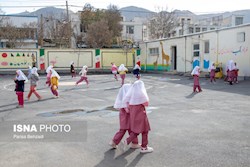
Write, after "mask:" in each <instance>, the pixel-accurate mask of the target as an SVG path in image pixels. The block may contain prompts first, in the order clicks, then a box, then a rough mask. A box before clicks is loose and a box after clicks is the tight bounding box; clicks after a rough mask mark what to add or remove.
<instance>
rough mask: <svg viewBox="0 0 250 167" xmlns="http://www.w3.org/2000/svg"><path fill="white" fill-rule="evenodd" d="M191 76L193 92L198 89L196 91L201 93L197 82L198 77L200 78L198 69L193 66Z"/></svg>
mask: <svg viewBox="0 0 250 167" xmlns="http://www.w3.org/2000/svg"><path fill="white" fill-rule="evenodd" d="M191 75H192V76H193V77H194V87H193V92H194V93H195V92H197V91H196V88H198V91H199V92H201V91H202V90H201V86H200V81H199V76H200V67H199V66H195V67H194V69H193V71H192V73H191Z"/></svg>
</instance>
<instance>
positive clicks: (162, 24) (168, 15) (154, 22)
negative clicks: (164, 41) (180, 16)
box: [149, 10, 177, 39]
mask: <svg viewBox="0 0 250 167" xmlns="http://www.w3.org/2000/svg"><path fill="white" fill-rule="evenodd" d="M176 23H177V19H176V17H175V15H174V12H168V11H167V10H161V11H160V12H158V13H156V14H155V15H154V16H153V17H152V18H151V19H150V20H149V30H150V37H151V39H159V38H167V37H169V33H170V32H171V31H172V30H173V29H174V28H175V27H176Z"/></svg>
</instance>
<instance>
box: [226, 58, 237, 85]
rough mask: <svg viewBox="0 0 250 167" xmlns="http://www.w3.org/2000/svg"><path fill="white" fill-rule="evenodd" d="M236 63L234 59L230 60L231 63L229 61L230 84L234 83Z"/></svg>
mask: <svg viewBox="0 0 250 167" xmlns="http://www.w3.org/2000/svg"><path fill="white" fill-rule="evenodd" d="M235 68H236V67H235V64H234V61H233V60H230V61H229V63H228V70H229V72H228V82H229V84H230V85H233V81H234V78H235V72H234V70H235Z"/></svg>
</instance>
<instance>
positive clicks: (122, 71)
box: [118, 64, 128, 85]
mask: <svg viewBox="0 0 250 167" xmlns="http://www.w3.org/2000/svg"><path fill="white" fill-rule="evenodd" d="M118 72H119V74H120V77H121V79H122V85H123V84H124V80H125V77H126V73H127V72H128V69H127V68H126V67H125V66H124V64H121V65H120V66H119V68H118Z"/></svg>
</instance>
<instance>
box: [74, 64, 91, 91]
mask: <svg viewBox="0 0 250 167" xmlns="http://www.w3.org/2000/svg"><path fill="white" fill-rule="evenodd" d="M87 72H88V66H83V67H82V70H81V71H80V72H79V74H80V75H81V78H80V79H79V81H77V82H76V85H78V84H79V83H80V82H82V81H85V82H86V84H87V86H88V85H89V81H88V78H87Z"/></svg>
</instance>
